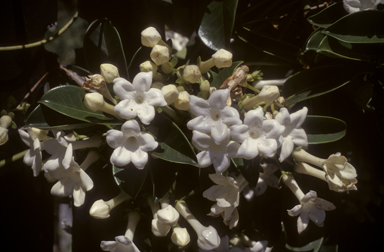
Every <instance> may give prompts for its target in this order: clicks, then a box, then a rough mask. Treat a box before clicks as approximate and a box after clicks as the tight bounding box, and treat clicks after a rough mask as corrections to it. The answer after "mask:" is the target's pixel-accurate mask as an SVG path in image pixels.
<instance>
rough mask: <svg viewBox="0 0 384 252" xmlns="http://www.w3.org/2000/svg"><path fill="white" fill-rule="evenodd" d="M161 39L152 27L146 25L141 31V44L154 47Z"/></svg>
mask: <svg viewBox="0 0 384 252" xmlns="http://www.w3.org/2000/svg"><path fill="white" fill-rule="evenodd" d="M160 40H161V35H160V33H159V32H158V31H157V30H156V28H154V27H148V28H147V29H145V30H143V31H142V32H141V44H142V45H143V46H147V47H154V46H155V45H157V43H159V41H160Z"/></svg>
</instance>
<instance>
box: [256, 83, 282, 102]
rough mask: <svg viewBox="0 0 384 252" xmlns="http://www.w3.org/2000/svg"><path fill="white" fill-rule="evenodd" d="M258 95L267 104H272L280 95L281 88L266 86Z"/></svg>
mask: <svg viewBox="0 0 384 252" xmlns="http://www.w3.org/2000/svg"><path fill="white" fill-rule="evenodd" d="M258 96H259V97H260V98H261V99H262V100H263V101H264V102H265V103H266V104H271V103H273V102H274V101H275V100H276V99H277V98H278V97H279V96H280V92H279V88H278V87H277V86H268V85H267V86H264V87H263V89H261V92H260V93H259V95H258Z"/></svg>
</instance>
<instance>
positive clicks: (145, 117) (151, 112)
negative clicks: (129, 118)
mask: <svg viewBox="0 0 384 252" xmlns="http://www.w3.org/2000/svg"><path fill="white" fill-rule="evenodd" d="M137 116H138V117H139V118H140V121H141V122H142V123H144V124H145V125H149V123H150V122H151V121H152V120H153V119H154V118H155V108H154V107H153V106H151V105H149V104H145V103H142V104H140V106H137Z"/></svg>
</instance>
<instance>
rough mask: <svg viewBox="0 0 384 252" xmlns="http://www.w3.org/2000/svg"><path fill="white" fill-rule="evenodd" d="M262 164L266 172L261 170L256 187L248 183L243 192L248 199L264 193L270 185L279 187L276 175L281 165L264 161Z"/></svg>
mask: <svg viewBox="0 0 384 252" xmlns="http://www.w3.org/2000/svg"><path fill="white" fill-rule="evenodd" d="M260 166H261V167H262V168H263V171H264V172H260V175H259V180H258V181H257V185H256V187H255V188H251V187H250V186H249V185H248V186H247V187H245V188H244V191H243V194H244V197H245V198H246V199H247V200H248V201H250V200H252V198H253V197H254V196H259V195H262V194H264V193H265V191H266V190H267V188H268V186H270V187H274V188H279V179H278V178H277V177H276V176H275V175H274V173H275V172H276V171H277V170H278V169H279V167H278V166H277V165H276V164H274V163H262V164H260Z"/></svg>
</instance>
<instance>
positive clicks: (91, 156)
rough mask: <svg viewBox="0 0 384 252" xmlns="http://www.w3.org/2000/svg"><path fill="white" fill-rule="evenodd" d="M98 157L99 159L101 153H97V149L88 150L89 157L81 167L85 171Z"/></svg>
mask: <svg viewBox="0 0 384 252" xmlns="http://www.w3.org/2000/svg"><path fill="white" fill-rule="evenodd" d="M98 159H99V154H98V153H97V151H95V150H92V151H90V152H88V154H87V157H86V158H85V160H84V161H83V162H82V163H81V165H80V167H81V168H82V169H83V170H84V171H85V170H86V169H88V167H89V166H91V165H92V164H93V163H94V162H96V161H97V160H98Z"/></svg>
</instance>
